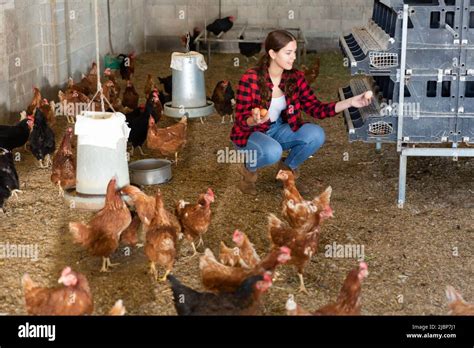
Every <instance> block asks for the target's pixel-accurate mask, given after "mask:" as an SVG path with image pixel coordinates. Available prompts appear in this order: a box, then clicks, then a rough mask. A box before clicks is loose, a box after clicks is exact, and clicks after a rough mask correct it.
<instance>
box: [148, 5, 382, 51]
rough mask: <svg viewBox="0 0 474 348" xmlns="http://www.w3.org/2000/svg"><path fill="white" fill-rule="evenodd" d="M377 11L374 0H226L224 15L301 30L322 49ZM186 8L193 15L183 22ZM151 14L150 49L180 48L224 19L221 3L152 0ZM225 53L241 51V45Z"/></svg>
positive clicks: (227, 47) (311, 44)
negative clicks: (183, 38)
mask: <svg viewBox="0 0 474 348" xmlns="http://www.w3.org/2000/svg"><path fill="white" fill-rule="evenodd" d="M372 8H373V0H221V14H222V17H226V16H230V15H233V16H236V17H237V20H236V22H235V23H236V24H242V25H243V24H246V23H247V24H249V25H258V26H266V27H295V26H296V27H300V28H301V29H302V30H303V31H304V33H305V36H306V38H307V40H308V42H309V48H310V49H319V50H321V49H323V50H324V49H336V48H337V47H338V37H339V36H340V35H341V34H342V33H345V32H348V31H350V29H351V28H353V27H355V26H360V25H363V24H365V23H367V21H368V19H369V18H370V17H371V16H372ZM180 10H184V11H185V12H184V13H185V14H186V15H188V16H187V17H186V18H184V19H183V18H182V17H181V18H180V16H179V15H180V14H183V12H180ZM145 12H146V14H147V16H148V18H147V20H146V25H145V35H146V45H147V50H149V51H153V50H160V49H164V48H165V49H166V48H171V49H174V48H176V47H179V40H178V39H177V38H176V37H177V36H179V35H182V34H183V33H185V32H186V31H187V30H192V28H194V27H195V26H198V27H201V28H204V26H205V25H204V23H205V19H207V23H208V24H209V21H213V20H214V19H215V18H218V16H219V1H218V0H147V1H146V10H145ZM250 35H251V33H249V36H250ZM220 49H221V50H223V51H226V52H238V46H237V45H236V44H234V45H229V44H226V45H220ZM236 50H237V51H236Z"/></svg>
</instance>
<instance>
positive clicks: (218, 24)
mask: <svg viewBox="0 0 474 348" xmlns="http://www.w3.org/2000/svg"><path fill="white" fill-rule="evenodd" d="M234 20H235V17H234V16H229V17H225V18H219V19H216V20H215V21H214V22H212V23H211V24H209V25H208V26H207V27H206V29H207V31H210V32H211V33H213V34H214V35H216V36H218V35H219V34H220V33H221V32H224V33H226V32H228V31H229V30H230V29H232V26H233V25H234Z"/></svg>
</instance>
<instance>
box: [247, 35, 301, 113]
mask: <svg viewBox="0 0 474 348" xmlns="http://www.w3.org/2000/svg"><path fill="white" fill-rule="evenodd" d="M291 41H296V38H295V37H294V36H293V34H291V33H290V32H288V31H286V30H275V31H272V32H270V33H269V34H268V35H267V38H266V39H265V54H264V55H263V56H262V57H260V60H259V61H258V63H257V67H256V70H257V75H258V87H259V90H260V96H261V100H262V107H265V106H266V103H267V102H268V101H269V100H270V99H271V97H272V93H271V90H270V88H268V86H267V83H266V80H265V74H266V72H267V71H268V68H269V66H270V62H271V59H272V58H271V57H270V54H269V53H268V52H270V50H273V51H275V52H278V51H280V50H281V49H282V48H283V47H285V46H286V45H288V44H289V43H290V42H291ZM292 71H293V70H292ZM292 71H291V72H292ZM287 73H288V71H286V70H284V71H283V74H287ZM295 89H296V79H295V78H291V79H287V80H286V84H285V90H284V91H283V92H284V93H285V94H286V95H287V96H288V97H291V96H292V94H293V93H294V91H295Z"/></svg>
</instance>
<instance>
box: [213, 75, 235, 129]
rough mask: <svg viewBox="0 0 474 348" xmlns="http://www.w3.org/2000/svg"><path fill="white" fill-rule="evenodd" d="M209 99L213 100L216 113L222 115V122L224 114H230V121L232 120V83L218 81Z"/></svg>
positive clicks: (233, 103) (233, 94)
mask: <svg viewBox="0 0 474 348" xmlns="http://www.w3.org/2000/svg"><path fill="white" fill-rule="evenodd" d="M211 100H212V101H213V102H214V106H215V108H216V110H217V113H218V114H219V115H220V116H221V117H222V122H221V123H225V116H226V115H229V116H230V122H232V121H233V114H234V106H235V93H234V90H233V89H232V85H231V83H230V82H229V81H227V80H224V81H219V82H218V83H217V85H216V87H215V88H214V92H213V93H212V98H211Z"/></svg>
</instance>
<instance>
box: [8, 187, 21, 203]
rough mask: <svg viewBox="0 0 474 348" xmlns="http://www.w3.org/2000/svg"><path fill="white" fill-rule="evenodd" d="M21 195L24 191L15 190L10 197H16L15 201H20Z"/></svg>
mask: <svg viewBox="0 0 474 348" xmlns="http://www.w3.org/2000/svg"><path fill="white" fill-rule="evenodd" d="M19 193H23V191H21V190H17V189H14V190H12V191H11V193H10V195H11V196H12V197H15V199H16V200H17V201H18V194H19Z"/></svg>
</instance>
